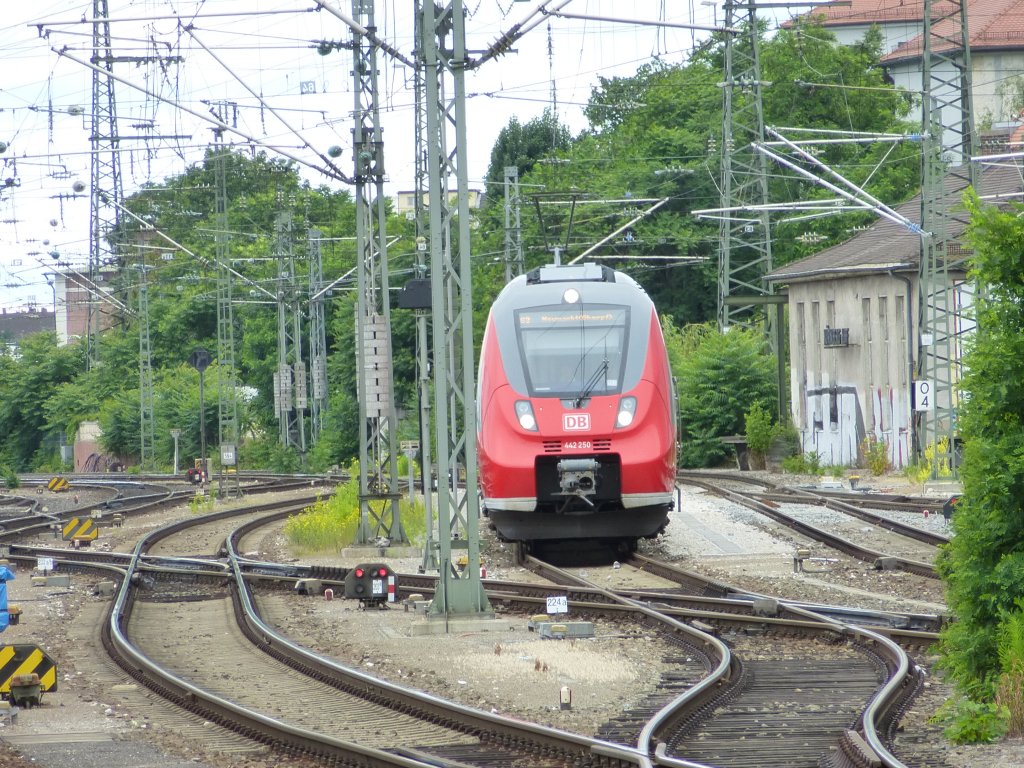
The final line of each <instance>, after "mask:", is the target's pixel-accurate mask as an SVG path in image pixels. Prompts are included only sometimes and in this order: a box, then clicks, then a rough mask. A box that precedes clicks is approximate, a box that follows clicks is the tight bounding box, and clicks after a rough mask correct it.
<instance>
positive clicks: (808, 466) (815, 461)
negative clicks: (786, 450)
mask: <svg viewBox="0 0 1024 768" xmlns="http://www.w3.org/2000/svg"><path fill="white" fill-rule="evenodd" d="M782 471H783V472H789V473H790V474H791V475H815V476H817V477H820V476H821V475H823V474H825V468H824V467H823V466H822V465H821V457H820V456H819V455H818V454H817V453H798V454H795V455H793V456H787V457H786V458H784V459H783V460H782Z"/></svg>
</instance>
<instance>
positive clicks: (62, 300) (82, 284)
mask: <svg viewBox="0 0 1024 768" xmlns="http://www.w3.org/2000/svg"><path fill="white" fill-rule="evenodd" d="M116 274H117V273H116V272H115V271H113V270H100V272H99V274H98V275H97V276H96V287H95V289H93V288H92V287H91V286H90V280H89V277H88V275H86V274H85V273H83V272H80V271H77V270H73V269H67V270H64V271H61V272H54V273H52V274H51V275H50V279H52V280H53V299H54V314H55V315H56V330H57V343H58V344H60V345H64V344H67V343H68V342H70V341H71V340H73V339H77V338H82V337H84V336H85V335H86V333H87V332H88V327H89V302H90V296H91V294H92V293H94V292H95V293H111V292H112V291H113V287H112V285H111V281H112V280H113V279H114V277H115V276H116ZM99 318H100V330H106V329H107V328H111V327H113V325H114V323H115V321H116V320H117V319H118V318H117V313H116V310H115V309H114V308H113V307H112V306H111V305H110V304H108V303H106V302H103V301H101V302H100V304H99Z"/></svg>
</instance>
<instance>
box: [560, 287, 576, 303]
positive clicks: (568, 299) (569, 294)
mask: <svg viewBox="0 0 1024 768" xmlns="http://www.w3.org/2000/svg"><path fill="white" fill-rule="evenodd" d="M579 300H580V292H579V291H577V290H576V289H575V288H566V289H565V293H563V294H562V301H564V302H565V303H566V304H578V303H579Z"/></svg>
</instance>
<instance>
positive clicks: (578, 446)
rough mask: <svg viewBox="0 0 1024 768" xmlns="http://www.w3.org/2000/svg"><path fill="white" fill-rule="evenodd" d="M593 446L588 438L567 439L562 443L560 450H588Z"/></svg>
mask: <svg viewBox="0 0 1024 768" xmlns="http://www.w3.org/2000/svg"><path fill="white" fill-rule="evenodd" d="M593 447H594V446H593V444H592V443H591V442H590V441H589V440H568V441H566V442H564V443H562V450H565V451H589V450H590V449H591V448H593Z"/></svg>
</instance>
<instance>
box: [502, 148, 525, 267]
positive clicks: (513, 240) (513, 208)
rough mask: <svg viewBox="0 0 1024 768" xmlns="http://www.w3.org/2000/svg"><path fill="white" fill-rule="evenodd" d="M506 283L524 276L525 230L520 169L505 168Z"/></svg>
mask: <svg viewBox="0 0 1024 768" xmlns="http://www.w3.org/2000/svg"><path fill="white" fill-rule="evenodd" d="M504 191H505V282H506V283H507V282H510V281H511V280H512V278H513V277H518V276H519V275H521V274H523V272H524V270H525V265H524V263H523V228H522V220H521V218H520V210H521V208H520V200H521V198H520V197H519V168H517V167H516V166H514V165H509V166H505V178H504Z"/></svg>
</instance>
